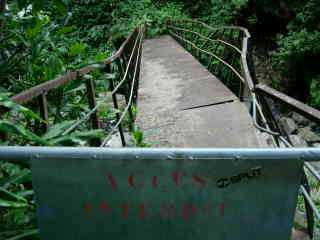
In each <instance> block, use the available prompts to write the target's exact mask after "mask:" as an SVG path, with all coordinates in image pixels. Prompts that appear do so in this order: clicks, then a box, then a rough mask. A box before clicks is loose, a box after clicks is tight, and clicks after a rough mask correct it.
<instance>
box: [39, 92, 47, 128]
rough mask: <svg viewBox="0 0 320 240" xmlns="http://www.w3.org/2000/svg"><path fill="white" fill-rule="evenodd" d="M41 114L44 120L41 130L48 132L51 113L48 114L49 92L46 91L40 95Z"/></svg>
mask: <svg viewBox="0 0 320 240" xmlns="http://www.w3.org/2000/svg"><path fill="white" fill-rule="evenodd" d="M38 102H39V109H40V116H41V118H42V119H43V120H44V122H42V123H40V132H41V133H46V132H47V131H48V128H49V114H48V101H47V94H46V93H45V92H44V93H42V94H41V95H39V96H38Z"/></svg>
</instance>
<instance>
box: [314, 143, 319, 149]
mask: <svg viewBox="0 0 320 240" xmlns="http://www.w3.org/2000/svg"><path fill="white" fill-rule="evenodd" d="M312 147H314V148H320V143H314V144H312Z"/></svg>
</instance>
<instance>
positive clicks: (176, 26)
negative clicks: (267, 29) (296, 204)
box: [167, 20, 320, 237]
mask: <svg viewBox="0 0 320 240" xmlns="http://www.w3.org/2000/svg"><path fill="white" fill-rule="evenodd" d="M167 27H168V31H169V33H170V34H171V35H172V36H173V37H174V38H175V39H176V40H177V41H178V42H179V43H180V44H181V45H182V46H184V47H185V49H187V50H188V51H189V52H190V53H191V54H192V55H193V56H195V57H196V58H197V59H198V60H199V61H200V62H201V63H202V64H204V65H205V66H206V67H207V69H208V70H209V71H210V72H211V73H213V74H214V75H215V76H217V77H218V78H219V79H220V80H221V81H222V82H223V83H225V85H227V86H228V87H229V88H230V89H231V90H232V91H233V92H234V93H235V94H236V95H237V96H238V97H239V99H240V100H241V101H245V102H247V103H249V104H248V105H249V108H250V112H251V115H252V118H253V124H254V126H255V127H256V128H257V129H258V130H260V131H263V132H266V133H268V134H270V136H271V137H272V141H273V144H274V146H276V147H283V146H284V147H295V146H294V145H293V144H292V142H291V141H290V139H289V138H288V136H287V134H286V133H285V132H284V131H283V130H282V129H281V127H280V126H279V124H278V121H277V120H276V117H275V116H274V115H273V113H272V110H271V106H270V103H269V102H270V101H268V99H267V98H272V99H273V100H275V101H277V102H279V103H281V104H284V105H285V106H286V107H288V108H289V109H291V110H293V111H295V112H297V113H299V114H301V115H302V116H305V117H306V118H308V119H310V120H312V121H314V122H316V123H319V122H320V111H318V110H316V109H314V108H312V107H310V106H308V105H306V104H304V103H302V102H299V101H297V100H296V99H294V98H291V97H289V96H287V95H285V94H283V93H281V92H279V91H277V90H275V89H273V88H271V87H269V86H266V85H264V84H259V83H258V82H257V80H256V77H255V71H254V66H253V62H252V58H251V48H250V33H249V32H248V30H247V29H245V28H242V27H235V26H231V27H230V26H227V27H211V26H209V25H207V24H205V23H202V22H200V21H197V20H178V21H171V20H169V21H168V22H167ZM305 170H306V171H308V172H309V173H311V175H312V176H313V177H314V178H315V179H316V180H317V181H318V182H320V174H319V172H318V171H317V170H316V169H315V167H314V166H313V165H312V163H306V164H305ZM301 194H302V196H303V198H304V201H305V209H306V214H307V223H308V233H309V235H310V236H311V237H312V236H313V228H314V218H313V216H314V215H315V216H316V217H317V218H318V220H320V212H319V210H318V209H317V207H316V204H315V203H314V201H313V200H312V197H311V190H310V186H309V183H308V179H307V177H306V174H305V173H304V177H303V179H302V183H301Z"/></svg>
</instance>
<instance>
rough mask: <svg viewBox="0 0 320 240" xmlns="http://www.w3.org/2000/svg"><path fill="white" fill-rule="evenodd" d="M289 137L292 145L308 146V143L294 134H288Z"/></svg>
mask: <svg viewBox="0 0 320 240" xmlns="http://www.w3.org/2000/svg"><path fill="white" fill-rule="evenodd" d="M289 139H290V141H291V143H292V145H293V146H294V147H308V143H307V142H306V141H305V140H304V139H303V138H302V137H300V136H298V135H296V134H292V135H289Z"/></svg>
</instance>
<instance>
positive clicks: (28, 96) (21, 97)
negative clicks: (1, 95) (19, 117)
mask: <svg viewBox="0 0 320 240" xmlns="http://www.w3.org/2000/svg"><path fill="white" fill-rule="evenodd" d="M135 31H136V30H135ZM133 34H134V32H132V33H131V34H130V35H129V37H128V38H127V39H126V40H125V41H124V42H123V43H122V44H121V46H120V48H119V49H118V50H117V51H116V52H115V53H114V54H112V55H111V56H110V57H108V58H106V59H105V60H103V61H100V62H96V63H94V64H97V65H100V66H99V67H94V66H92V65H93V64H88V65H87V66H85V67H82V68H81V69H78V70H75V71H71V72H67V73H66V74H64V75H62V76H60V77H57V78H55V79H53V80H49V81H46V82H44V83H41V84H39V85H37V86H34V87H32V88H29V89H27V90H25V91H22V92H21V93H19V94H17V95H14V96H13V97H12V98H11V100H12V101H14V102H15V103H18V104H23V103H26V102H28V101H30V100H32V99H33V98H35V97H38V96H39V95H41V94H42V93H44V92H48V91H50V90H51V89H54V88H57V87H59V86H62V85H64V84H66V83H68V82H70V81H73V80H76V79H77V78H78V77H79V76H81V75H85V74H88V73H90V72H92V71H93V70H96V69H97V68H100V67H101V65H102V66H106V65H108V64H110V63H112V62H114V61H115V60H117V59H118V58H119V57H120V56H121V54H122V53H123V51H124V48H125V46H126V45H127V44H128V42H129V39H130V38H131V37H132V35H133Z"/></svg>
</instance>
